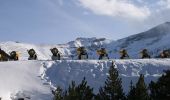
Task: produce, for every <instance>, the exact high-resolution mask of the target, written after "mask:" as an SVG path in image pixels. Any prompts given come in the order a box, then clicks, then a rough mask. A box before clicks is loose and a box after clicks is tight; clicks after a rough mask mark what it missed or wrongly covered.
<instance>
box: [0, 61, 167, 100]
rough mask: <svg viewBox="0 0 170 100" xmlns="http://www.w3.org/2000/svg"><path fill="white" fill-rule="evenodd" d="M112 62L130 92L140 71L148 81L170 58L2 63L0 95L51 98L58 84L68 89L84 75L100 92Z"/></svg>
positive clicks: (36, 99) (37, 99)
mask: <svg viewBox="0 0 170 100" xmlns="http://www.w3.org/2000/svg"><path fill="white" fill-rule="evenodd" d="M112 61H114V62H115V65H116V68H117V69H118V71H119V74H120V77H121V78H122V82H123V88H124V91H125V92H128V88H129V83H130V81H131V80H133V81H134V82H136V80H137V78H138V77H139V75H140V74H144V75H145V81H146V83H147V84H148V83H149V82H150V81H151V80H156V79H158V77H160V76H161V75H162V73H163V70H167V69H170V59H129V60H100V61H99V60H60V61H45V60H44V61H43V60H41V61H16V62H15V61H10V62H0V79H1V80H0V97H2V100H16V98H18V97H25V98H26V97H30V98H31V100H51V99H52V93H51V89H55V87H56V86H61V87H62V88H64V89H66V88H67V87H68V84H70V82H71V81H72V80H74V81H76V83H79V82H81V80H82V79H83V77H86V80H87V81H88V84H89V85H90V86H92V87H93V88H94V92H95V93H97V91H98V88H99V87H101V86H103V85H104V81H105V79H106V77H107V75H108V70H109V66H110V65H111V62H112ZM14 98H15V99H14ZM26 100H27V99H26Z"/></svg>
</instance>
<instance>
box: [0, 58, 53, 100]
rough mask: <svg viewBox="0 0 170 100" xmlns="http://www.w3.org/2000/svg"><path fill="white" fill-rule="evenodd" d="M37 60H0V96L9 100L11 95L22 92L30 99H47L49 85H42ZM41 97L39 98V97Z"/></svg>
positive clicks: (49, 95)
mask: <svg viewBox="0 0 170 100" xmlns="http://www.w3.org/2000/svg"><path fill="white" fill-rule="evenodd" d="M41 66H42V64H41V63H40V62H37V61H19V62H13V61H11V62H0V97H2V100H11V99H10V98H11V96H12V95H15V94H17V93H18V92H24V94H25V95H27V96H30V95H31V98H32V100H42V97H43V100H49V99H50V98H51V94H50V93H51V91H50V85H44V82H43V81H42V80H41V78H40V74H39V73H40V72H39V71H40V67H41ZM40 97H41V98H40Z"/></svg>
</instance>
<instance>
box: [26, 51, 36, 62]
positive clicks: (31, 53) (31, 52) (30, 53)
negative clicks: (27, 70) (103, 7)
mask: <svg viewBox="0 0 170 100" xmlns="http://www.w3.org/2000/svg"><path fill="white" fill-rule="evenodd" d="M27 52H28V54H29V58H28V60H37V54H36V52H35V50H34V49H30V50H27Z"/></svg>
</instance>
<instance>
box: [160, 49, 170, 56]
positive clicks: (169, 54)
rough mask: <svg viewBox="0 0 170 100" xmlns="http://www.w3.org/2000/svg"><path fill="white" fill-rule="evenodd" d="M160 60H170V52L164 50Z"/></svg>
mask: <svg viewBox="0 0 170 100" xmlns="http://www.w3.org/2000/svg"><path fill="white" fill-rule="evenodd" d="M159 57H160V58H170V50H163V51H162V52H161V53H160V55H159Z"/></svg>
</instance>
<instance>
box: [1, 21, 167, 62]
mask: <svg viewBox="0 0 170 100" xmlns="http://www.w3.org/2000/svg"><path fill="white" fill-rule="evenodd" d="M113 38H114V37H113ZM169 38H170V22H167V23H164V24H161V25H159V26H156V27H154V28H152V29H150V30H148V31H146V32H142V33H139V34H136V35H132V36H129V37H126V38H123V39H120V40H117V41H113V40H108V39H105V38H77V39H76V40H74V41H71V42H68V43H66V44H56V45H34V44H26V43H18V42H17V43H16V42H1V43H0V47H1V48H2V49H3V50H5V51H6V52H7V53H9V52H11V51H13V50H15V51H18V52H20V60H27V58H28V54H27V50H28V49H31V48H33V49H35V51H36V52H37V55H38V59H39V60H50V59H51V55H52V54H51V52H50V49H51V48H53V47H57V48H58V49H59V51H60V52H61V53H62V59H69V60H71V59H77V54H76V48H77V47H80V46H84V47H86V48H87V51H88V54H89V59H97V58H98V55H96V50H97V49H100V48H101V47H105V48H106V49H107V51H108V53H109V56H110V58H119V50H120V49H122V48H125V49H127V51H128V53H129V55H130V57H131V58H139V56H140V55H139V52H140V51H141V50H142V49H144V48H147V49H148V50H149V51H150V54H151V56H152V57H155V56H157V55H159V53H160V52H161V51H162V50H164V49H170V40H169Z"/></svg>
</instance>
